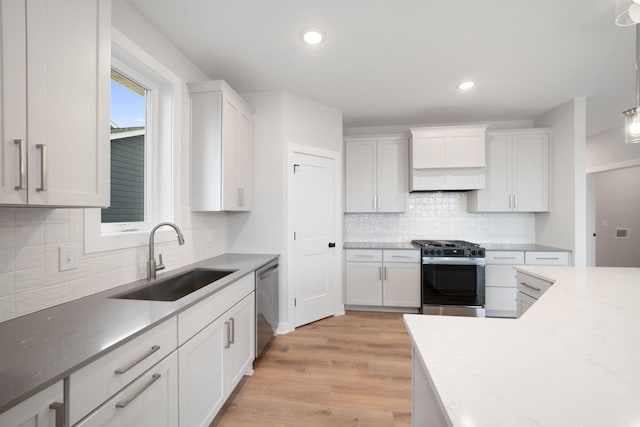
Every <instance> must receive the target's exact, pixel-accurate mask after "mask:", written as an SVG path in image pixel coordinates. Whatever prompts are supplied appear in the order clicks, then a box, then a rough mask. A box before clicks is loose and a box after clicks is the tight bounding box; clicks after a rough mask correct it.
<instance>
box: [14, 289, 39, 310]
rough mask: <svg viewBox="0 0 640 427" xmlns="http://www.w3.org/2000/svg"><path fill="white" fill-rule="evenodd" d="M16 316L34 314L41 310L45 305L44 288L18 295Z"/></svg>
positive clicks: (16, 298)
mask: <svg viewBox="0 0 640 427" xmlns="http://www.w3.org/2000/svg"><path fill="white" fill-rule="evenodd" d="M15 302H16V312H15V315H16V316H22V315H24V314H29V313H33V312H34V311H38V310H41V309H43V308H44V307H45V305H44V288H40V289H34V290H31V291H29V292H21V293H16V296H15Z"/></svg>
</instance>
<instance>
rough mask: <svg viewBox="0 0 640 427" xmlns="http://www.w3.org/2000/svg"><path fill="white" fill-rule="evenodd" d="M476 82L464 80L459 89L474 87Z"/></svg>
mask: <svg viewBox="0 0 640 427" xmlns="http://www.w3.org/2000/svg"><path fill="white" fill-rule="evenodd" d="M475 85H476V84H475V83H474V82H462V83H460V84H459V85H458V89H460V90H469V89H471V88H472V87H474V86H475Z"/></svg>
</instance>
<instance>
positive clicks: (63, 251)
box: [58, 246, 78, 271]
mask: <svg viewBox="0 0 640 427" xmlns="http://www.w3.org/2000/svg"><path fill="white" fill-rule="evenodd" d="M58 260H59V268H58V270H59V271H67V270H75V269H76V268H78V248H76V247H75V246H60V247H59V248H58Z"/></svg>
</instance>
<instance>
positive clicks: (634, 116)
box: [622, 3, 640, 144]
mask: <svg viewBox="0 0 640 427" xmlns="http://www.w3.org/2000/svg"><path fill="white" fill-rule="evenodd" d="M633 5H636V6H639V7H640V5H637V4H635V3H634V4H633ZM633 5H632V6H633ZM639 65H640V27H638V26H636V106H635V107H633V108H629V109H628V110H626V111H624V112H623V113H622V114H624V117H625V119H624V142H626V143H627V144H637V143H640V69H639Z"/></svg>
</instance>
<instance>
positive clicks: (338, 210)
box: [280, 143, 344, 330]
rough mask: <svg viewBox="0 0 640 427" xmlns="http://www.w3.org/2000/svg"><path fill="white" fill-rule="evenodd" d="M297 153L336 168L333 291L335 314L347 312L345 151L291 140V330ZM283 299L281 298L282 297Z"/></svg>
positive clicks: (288, 297) (293, 321)
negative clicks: (345, 307)
mask: <svg viewBox="0 0 640 427" xmlns="http://www.w3.org/2000/svg"><path fill="white" fill-rule="evenodd" d="M295 154H304V155H308V156H316V157H323V158H326V159H330V160H333V162H334V168H333V174H334V181H333V182H334V198H335V200H334V206H335V212H334V215H333V221H334V230H335V241H336V247H335V250H336V252H335V258H334V263H335V264H334V270H333V271H334V290H333V315H334V316H340V315H343V314H344V273H343V264H344V263H343V262H342V259H343V249H342V247H343V229H344V191H343V189H344V185H343V184H344V165H343V162H342V156H343V154H342V152H337V151H329V150H323V149H320V148H314V147H307V146H305V145H299V144H293V143H290V144H288V146H287V197H286V200H287V209H286V215H287V218H286V224H287V234H286V236H285V239H286V246H285V247H286V248H287V254H289V256H288V257H287V258H288V259H289V261H288V262H287V267H286V269H287V273H286V276H287V286H286V288H287V295H286V301H287V310H288V314H289V315H288V320H289V328H288V329H290V330H293V329H295V328H294V325H295V324H296V319H295V313H296V309H295V306H294V303H293V298H294V295H295V291H296V290H295V286H294V279H293V272H294V257H293V250H294V248H293V232H294V231H295V230H294V229H293V224H291V221H290V218H292V214H293V209H294V203H293V164H294V162H293V156H294V155H295ZM280 301H282V299H281V300H280Z"/></svg>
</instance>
